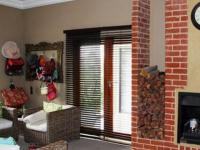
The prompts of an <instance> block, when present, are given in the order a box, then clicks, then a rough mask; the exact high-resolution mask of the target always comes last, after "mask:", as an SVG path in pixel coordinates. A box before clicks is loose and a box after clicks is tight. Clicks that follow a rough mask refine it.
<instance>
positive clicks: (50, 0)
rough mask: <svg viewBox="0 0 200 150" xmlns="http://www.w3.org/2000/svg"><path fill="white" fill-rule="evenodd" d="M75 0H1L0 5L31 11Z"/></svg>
mask: <svg viewBox="0 0 200 150" xmlns="http://www.w3.org/2000/svg"><path fill="white" fill-rule="evenodd" d="M69 1H73V0H25V1H20V0H0V5H5V6H9V7H14V8H18V9H29V8H34V7H40V6H45V5H51V4H57V3H63V2H69Z"/></svg>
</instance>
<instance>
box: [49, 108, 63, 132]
mask: <svg viewBox="0 0 200 150" xmlns="http://www.w3.org/2000/svg"><path fill="white" fill-rule="evenodd" d="M65 119H66V110H58V111H53V112H48V113H47V128H49V129H52V128H54V127H59V126H63V125H64V123H65ZM47 130H48V129H47Z"/></svg>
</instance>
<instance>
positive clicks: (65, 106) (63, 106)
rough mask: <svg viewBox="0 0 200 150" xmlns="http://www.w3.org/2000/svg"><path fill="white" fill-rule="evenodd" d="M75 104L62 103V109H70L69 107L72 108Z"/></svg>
mask: <svg viewBox="0 0 200 150" xmlns="http://www.w3.org/2000/svg"><path fill="white" fill-rule="evenodd" d="M72 107H73V105H62V109H68V108H72Z"/></svg>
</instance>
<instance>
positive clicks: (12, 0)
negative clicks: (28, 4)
mask: <svg viewBox="0 0 200 150" xmlns="http://www.w3.org/2000/svg"><path fill="white" fill-rule="evenodd" d="M0 4H1V5H5V6H9V7H14V8H18V9H23V2H22V1H19V0H17V1H16V0H0Z"/></svg>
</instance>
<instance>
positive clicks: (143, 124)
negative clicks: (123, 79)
mask: <svg viewBox="0 0 200 150" xmlns="http://www.w3.org/2000/svg"><path fill="white" fill-rule="evenodd" d="M164 83H165V75H164V73H161V72H159V70H158V67H157V66H152V67H146V68H143V69H142V70H141V72H140V77H139V101H138V131H139V136H140V137H142V138H151V139H163V136H164V107H165V106H164V97H165V85H164Z"/></svg>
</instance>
